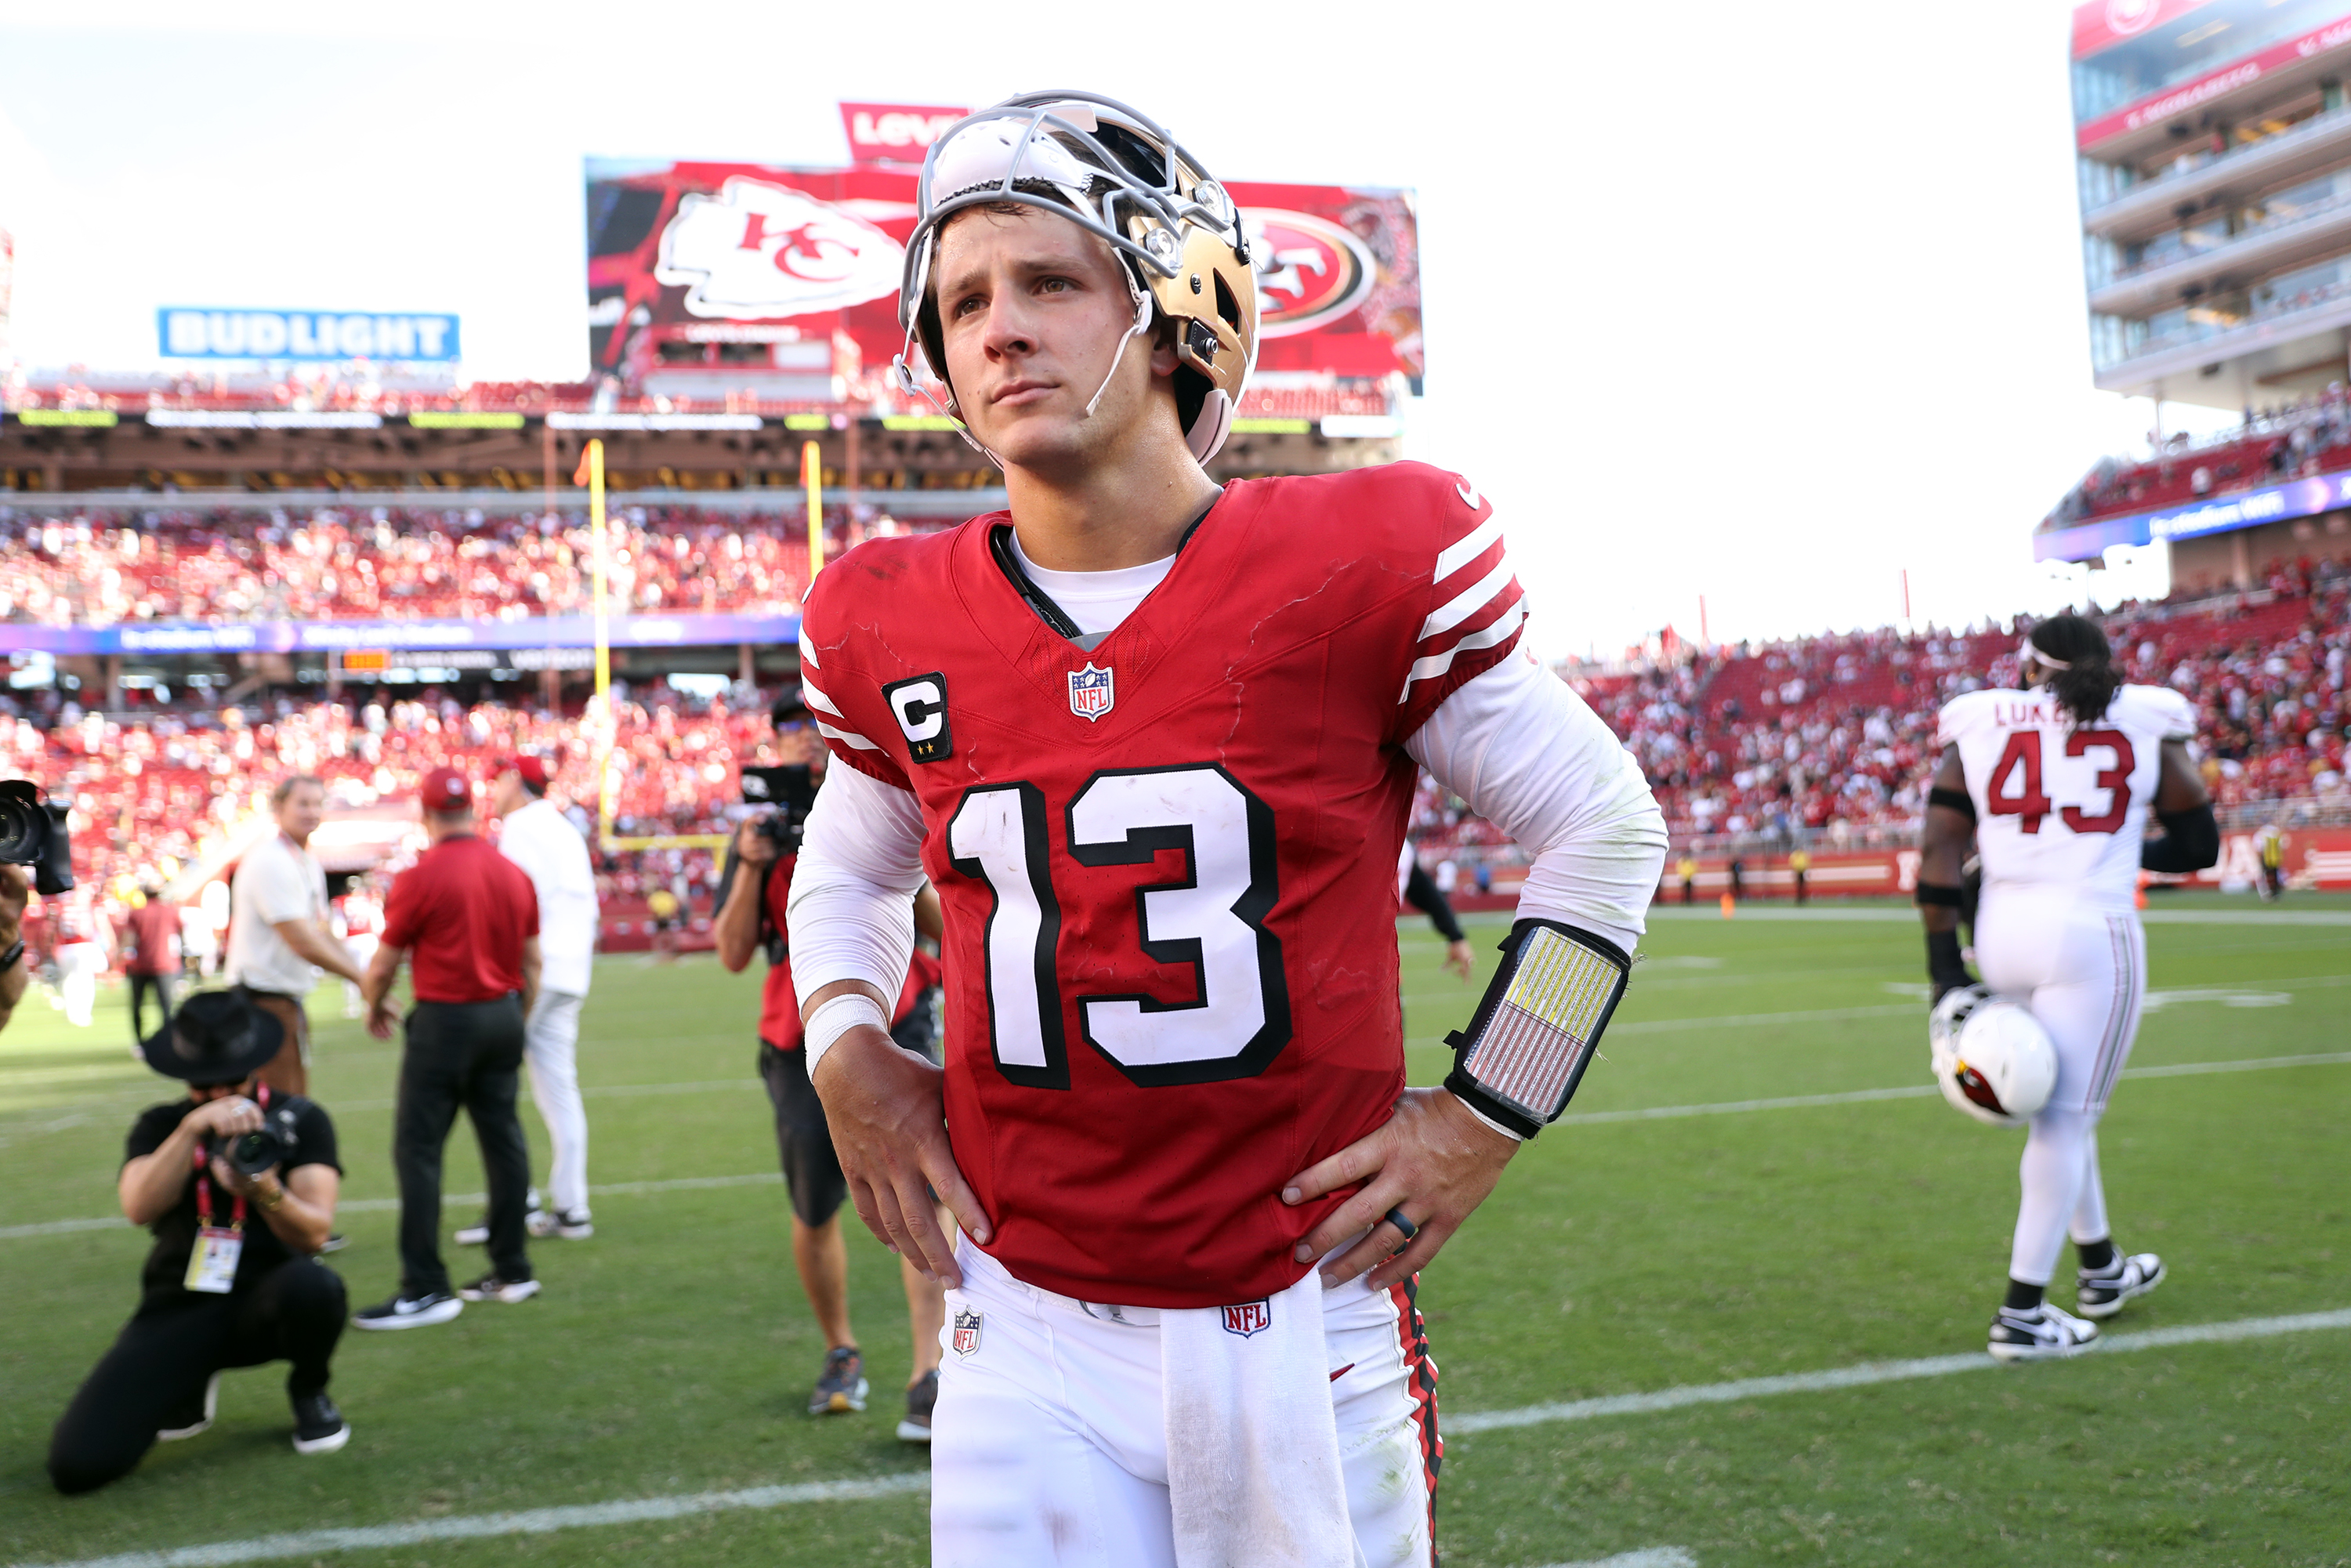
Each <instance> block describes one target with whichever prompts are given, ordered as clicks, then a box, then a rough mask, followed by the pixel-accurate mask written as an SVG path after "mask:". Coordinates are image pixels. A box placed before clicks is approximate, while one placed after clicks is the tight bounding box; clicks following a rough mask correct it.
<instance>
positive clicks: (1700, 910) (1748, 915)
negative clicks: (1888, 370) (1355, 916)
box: [1463, 904, 2351, 925]
mask: <svg viewBox="0 0 2351 1568" xmlns="http://www.w3.org/2000/svg"><path fill="white" fill-rule="evenodd" d="M1648 917H1649V918H1650V919H1652V920H1713V921H1719V920H1721V918H1722V911H1721V910H1720V909H1719V908H1717V907H1709V906H1708V905H1705V904H1692V905H1690V906H1689V907H1688V908H1684V907H1682V906H1681V905H1679V904H1671V905H1667V904H1651V905H1650V906H1649V915H1648ZM1463 918H1464V919H1465V920H1466V919H1467V918H1468V916H1464V917H1463ZM1733 918H1734V919H1737V920H1761V921H1767V922H1768V921H1784V920H1798V921H1813V920H1858V921H1868V922H1879V921H1915V920H1917V918H1918V912H1917V910H1915V909H1904V908H1900V907H1889V906H1888V905H1886V904H1858V905H1854V906H1850V907H1846V906H1835V905H1823V904H1807V905H1806V906H1805V907H1803V908H1802V909H1796V908H1792V907H1782V906H1778V905H1771V904H1741V905H1740V908H1739V913H1738V915H1735V916H1734V917H1733ZM2139 918H2140V919H2141V920H2143V921H2145V922H2146V923H2147V925H2351V909H2149V910H2145V911H2142V912H2141V913H2140V915H2139Z"/></svg>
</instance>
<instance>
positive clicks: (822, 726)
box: [816, 719, 882, 751]
mask: <svg viewBox="0 0 2351 1568" xmlns="http://www.w3.org/2000/svg"><path fill="white" fill-rule="evenodd" d="M816 732H817V733H818V734H819V735H821V736H823V737H825V738H826V739H828V740H839V741H843V742H846V743H847V744H848V745H851V746H853V747H856V748H857V749H858V750H860V751H879V750H881V749H882V748H881V747H879V746H877V745H875V744H874V743H873V742H872V741H870V740H868V739H866V738H865V737H863V736H862V735H860V734H858V733H857V732H856V731H855V730H853V729H836V728H834V727H832V726H831V725H829V724H827V723H825V722H824V720H822V719H819V720H817V721H816Z"/></svg>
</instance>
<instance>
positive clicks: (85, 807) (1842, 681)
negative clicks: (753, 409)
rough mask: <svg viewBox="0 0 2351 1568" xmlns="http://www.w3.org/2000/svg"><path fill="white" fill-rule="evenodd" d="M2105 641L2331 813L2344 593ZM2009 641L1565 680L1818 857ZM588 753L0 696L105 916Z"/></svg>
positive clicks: (630, 744) (716, 787)
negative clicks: (251, 862) (289, 793)
mask: <svg viewBox="0 0 2351 1568" xmlns="http://www.w3.org/2000/svg"><path fill="white" fill-rule="evenodd" d="M2105 624H2106V627H2107V630H2108V635H2109V636H2110V637H2111V638H2112V639H2113V641H2114V643H2115V647H2116V654H2117V657H2118V658H2120V659H2121V660H2122V662H2123V664H2124V665H2125V668H2126V674H2127V676H2128V678H2130V679H2132V680H2136V681H2143V682H2148V683H2155V684H2163V685H2170V686H2173V687H2175V688H2176V689H2179V690H2180V691H2183V692H2186V693H2188V694H2189V695H2191V696H2192V697H2193V698H2194V699H2195V700H2196V702H2197V704H2198V706H2199V710H2200V713H2201V716H2202V722H2201V725H2200V726H2199V743H2200V751H2201V756H2202V767H2203V768H2204V770H2205V774H2206V778H2207V779H2208V781H2209V782H2210V787H2211V789H2212V791H2213V794H2214V797H2215V799H2216V800H2218V801H2219V802H2220V805H2221V806H2222V807H2223V808H2227V807H2230V806H2232V805H2237V804H2240V803H2243V802H2251V801H2267V800H2283V801H2301V802H2309V803H2313V804H2321V805H2329V806H2343V807H2351V788H2346V779H2345V772H2346V758H2345V743H2346V728H2351V692H2346V680H2351V670H2346V662H2351V567H2346V566H2343V565H2340V564H2336V563H2324V564H2320V565H2315V566H2314V565H2304V566H2302V567H2300V568H2296V569H2294V570H2281V571H2279V572H2278V573H2276V574H2275V575H2274V576H2273V578H2272V579H2271V580H2270V581H2269V582H2268V583H2267V584H2266V585H2265V586H2263V587H2262V588H2261V589H2259V590H2256V591H2252V592H2247V593H2238V594H2231V595H2228V596H2224V597H2222V598H2219V599H2210V598H2208V599H2202V600H2189V599H2185V598H2180V599H2176V600H2174V601H2167V602H2163V603H2157V604H2147V605H2136V604H2135V605H2128V606H2125V607H2124V608H2122V609H2121V610H2118V611H2116V612H2113V613H2111V614H2109V615H2107V616H2106V617H2105ZM2025 630H2026V627H2025V625H2024V624H2023V623H2022V622H2018V623H2015V624H2011V625H2009V626H2006V627H1996V628H1991V629H1985V630H1976V631H1970V632H1945V631H1929V632H1922V633H1918V634H1915V635H1911V634H1904V633H1900V632H1895V631H1892V630H1879V631H1875V632H1856V633H1853V634H1850V635H1844V636H1823V637H1813V638H1803V639H1798V640H1794V641H1790V642H1785V643H1770V644H1765V645H1761V646H1750V645H1740V646H1739V647H1737V648H1732V649H1724V650H1719V651H1716V652H1713V653H1703V652H1701V653H1698V654H1697V655H1696V656H1694V657H1683V658H1679V659H1677V660H1675V661H1673V662H1670V663H1658V664H1652V665H1649V666H1646V667H1642V668H1637V669H1633V670H1628V671H1617V672H1601V671H1595V670H1583V669H1574V668H1571V669H1568V670H1566V671H1563V672H1562V674H1564V676H1565V677H1566V678H1567V679H1569V680H1570V682H1571V684H1573V685H1574V686H1575V688H1576V689H1577V690H1578V691H1579V692H1580V693H1582V694H1583V695H1584V697H1585V698H1586V700H1588V701H1589V702H1590V703H1591V704H1592V705H1593V708H1594V709H1595V710H1596V711H1597V712H1599V713H1600V715H1601V716H1603V717H1604V719H1605V720H1606V721H1607V722H1608V723H1609V724H1610V725H1611V726H1612V727H1614V729H1615V731H1616V732H1617V734H1618V735H1619V736H1620V737H1623V739H1624V741H1625V745H1626V746H1627V747H1629V748H1630V749H1631V750H1632V751H1633V752H1634V754H1635V756H1636V757H1638V758H1639V759H1640V761H1641V764H1642V766H1643V768H1645V769H1646V772H1647V774H1648V776H1649V778H1650V779H1651V780H1652V781H1653V783H1654V784H1655V785H1656V789H1657V793H1658V796H1659V799H1660V800H1661V802H1662V803H1663V804H1664V807H1665V810H1666V814H1667V822H1668V826H1669V829H1670V831H1672V833H1673V836H1674V838H1675V841H1677V844H1687V843H1690V842H1693V841H1714V842H1723V841H1740V840H1741V839H1742V838H1743V839H1745V840H1746V841H1758V842H1763V843H1770V842H1773V841H1778V842H1783V843H1784V842H1792V841H1794V840H1795V839H1796V838H1798V837H1803V838H1806V839H1808V840H1810V841H1817V842H1821V843H1824V844H1826V845H1828V846H1829V847H1834V846H1835V845H1836V844H1838V843H1840V842H1844V841H1852V840H1854V839H1855V836H1856V835H1859V834H1865V833H1868V832H1870V831H1878V832H1880V833H1882V834H1891V835H1897V836H1899V835H1907V833H1908V832H1910V831H1913V829H1914V825H1915V823H1916V821H1917V816H1918V813H1919V810H1920V806H1921V801H1922V799H1923V794H1924V790H1925V789H1926V785H1927V779H1928V774H1929V772H1930V770H1931V768H1932V765H1933V761H1934V757H1935V746H1934V740H1935V735H1934V727H1935V715H1936V710H1937V709H1938V707H1939V706H1940V705H1941V704H1942V703H1943V702H1944V701H1945V700H1947V699H1948V698H1949V697H1950V696H1952V695H1956V694H1958V693H1959V692H1962V691H1967V690H1971V689H1974V688H1975V687H1977V686H1979V685H1987V684H1990V685H2002V684H2008V683H2012V682H2013V681H2014V679H2015V678H2016V649H2017V645H2018V643H2019V640H2020V639H2021V638H2022V635H2023V632H2025ZM768 695H772V694H761V693H758V692H754V691H751V690H748V689H746V688H737V689H735V690H733V691H731V692H729V693H727V694H726V695H722V696H720V697H718V698H716V699H710V698H696V697H689V696H686V695H682V694H680V693H677V692H674V691H672V690H671V689H669V688H668V687H667V686H665V685H659V684H656V685H652V686H649V687H643V688H640V689H638V690H635V691H633V692H624V693H622V694H620V696H621V700H618V701H616V703H615V705H614V708H613V717H612V720H611V745H612V747H613V748H614V750H616V751H617V752H618V753H619V755H620V759H621V760H620V766H618V767H616V768H613V769H612V770H611V778H612V779H613V780H614V781H615V799H614V811H615V827H616V829H617V830H618V831H620V832H621V833H622V834H648V833H660V834H689V833H717V832H723V831H726V828H727V827H728V825H729V823H730V821H732V820H733V818H734V816H735V815H737V814H738V813H737V810H736V807H737V802H738V801H739V800H740V794H741V791H740V768H741V767H742V766H743V765H745V764H747V763H751V762H756V761H758V760H762V759H763V754H762V747H763V745H765V744H766V737H767V736H768V726H767V718H766V713H765V709H766V706H767V699H768ZM598 751H599V741H598V737H597V736H596V734H595V733H594V730H593V727H592V725H591V724H590V721H587V720H584V719H583V718H581V717H580V716H578V715H576V714H562V713H554V712H549V711H545V710H541V709H535V708H529V707H517V706H506V705H502V704H492V703H482V704H475V705H474V706H464V705H461V704H460V703H458V702H457V701H455V699H454V698H452V697H450V696H448V695H444V694H443V693H441V692H440V691H438V690H437V689H435V688H432V687H426V688H423V689H422V690H420V691H419V692H418V693H417V695H414V696H412V697H402V698H400V699H397V700H385V699H381V698H376V699H371V698H370V697H369V696H368V695H365V694H363V693H362V694H360V695H355V696H353V697H352V698H350V700H341V701H338V700H328V701H308V702H297V701H294V700H292V699H290V698H288V697H285V696H278V697H275V698H267V699H265V700H263V701H262V702H260V703H259V704H257V705H256V706H247V707H242V708H240V707H225V708H220V709H212V708H204V707H197V706H185V705H183V706H178V707H167V708H163V709H160V710H157V711H153V712H151V713H147V714H143V715H140V716H128V715H113V716H109V715H106V714H100V713H92V712H83V711H81V710H80V709H79V708H78V707H77V706H75V705H74V704H73V703H72V702H71V701H69V700H66V699H65V698H64V697H63V696H62V695H61V694H58V693H55V692H47V693H42V694H38V695H37V698H36V694H32V693H16V694H7V695H0V771H5V773H7V774H10V775H13V776H19V777H26V778H30V779H34V780H35V781H37V783H39V784H40V785H42V786H43V787H44V788H45V789H47V790H48V791H50V792H51V793H52V795H53V796H55V797H57V798H62V799H67V800H70V801H71V802H72V804H73V805H74V807H75V809H76V818H75V821H76V836H75V859H76V863H77V865H78V868H80V870H81V873H82V874H83V876H84V878H85V880H86V881H88V882H89V883H92V884H93V885H94V886H96V887H98V888H99V889H102V890H104V892H105V894H106V895H107V896H110V897H115V898H118V899H119V898H126V897H128V896H129V895H130V894H131V889H132V888H133V887H134V886H135V885H136V884H137V883H139V882H140V881H141V880H142V879H154V880H160V881H164V882H169V881H171V880H172V879H173V878H175V877H179V876H181V875H182V874H183V873H196V872H198V871H200V869H201V868H203V867H204V866H206V865H208V864H216V863H217V862H218V861H219V860H220V859H221V858H222V856H223V855H224V853H225V851H226V849H227V847H229V846H230V845H231V844H232V843H233V841H234V840H235V831H236V830H238V829H240V828H249V827H250V825H251V824H252V823H254V822H256V821H258V820H259V813H260V811H261V809H262V804H263V801H264V800H265V798H266V792H267V790H268V789H269V787H270V786H271V785H272V784H274V783H275V782H276V781H277V779H281V778H283V777H285V776H286V775H287V774H289V773H295V772H307V773H316V774H319V775H320V776H322V777H323V778H324V779H326V780H327V782H328V789H329V805H330V818H331V817H334V816H338V815H340V816H341V817H343V818H345V819H347V820H358V819H365V818H369V817H371V816H372V818H373V819H374V820H375V821H377V822H378V824H379V831H378V839H377V842H378V843H379V844H380V843H381V841H382V839H383V834H384V833H386V832H389V833H390V834H391V836H392V837H393V838H397V837H398V836H399V835H400V833H401V832H402V831H405V830H404V828H403V827H401V826H398V825H393V826H390V827H385V826H383V824H387V823H390V824H404V823H405V821H406V811H407V806H408V802H409V801H410V800H411V799H412V798H413V794H414V791H415V789H416V786H417V781H418V779H420V778H421V777H422V775H423V773H424V772H425V771H426V770H427V769H428V768H433V767H435V766H439V765H441V764H444V763H453V764H455V765H456V766H458V767H460V768H465V769H466V770H467V771H469V772H470V773H471V774H472V775H473V776H474V777H475V778H476V779H482V780H484V781H486V779H487V778H488V775H489V773H490V770H491V768H493V766H494V764H495V762H496V759H498V758H502V757H507V756H512V755H516V754H517V753H521V754H528V755H536V756H539V757H542V758H547V759H549V762H550V764H551V765H552V766H551V772H552V774H553V777H554V786H555V793H556V795H557V796H558V798H559V799H560V800H565V801H568V802H570V803H571V804H572V805H573V807H574V812H575V820H576V821H578V822H579V823H580V825H581V826H582V828H583V829H585V828H586V827H588V826H589V825H590V813H591V812H592V811H593V810H594V807H595V803H596V789H597V778H596V770H595V760H594V759H595V757H596V755H597V754H598ZM764 759H766V760H773V759H774V758H772V757H771V756H769V757H766V758H764ZM1411 830H1412V836H1413V838H1414V840H1415V841H1416V843H1417V844H1418V846H1419V852H1420V855H1421V858H1422V860H1423V861H1424V862H1425V863H1428V864H1431V865H1432V866H1434V865H1436V864H1437V863H1438V862H1442V861H1445V860H1452V861H1455V862H1458V867H1459V869H1460V870H1461V871H1462V872H1463V873H1465V874H1468V873H1490V872H1491V870H1492V869H1493V867H1494V865H1496V864H1502V865H1507V864H1509V863H1510V862H1511V861H1512V860H1513V859H1514V858H1515V857H1514V852H1512V851H1511V850H1510V848H1509V846H1508V845H1507V844H1506V842H1505V841H1504V839H1503V837H1502V835H1501V834H1500V833H1499V831H1498V830H1496V829H1495V828H1494V827H1493V826H1492V825H1491V824H1490V823H1488V822H1486V821H1483V820H1481V819H1479V817H1477V816H1476V815H1475V813H1473V812H1471V811H1470V810H1468V808H1467V807H1466V806H1465V805H1464V804H1463V803H1462V802H1461V801H1459V800H1455V799H1452V798H1450V797H1449V796H1447V794H1446V793H1445V792H1444V791H1443V790H1442V789H1439V788H1438V787H1437V786H1436V785H1435V784H1433V783H1431V782H1428V781H1426V780H1424V781H1423V786H1422V789H1421V792H1420V795H1419V798H1418V800H1416V804H1415V808H1414V813H1413V820H1412V823H1411ZM332 838H333V834H332V833H331V832H330V833H329V841H332ZM326 858H328V859H329V862H330V864H331V863H332V862H333V859H334V855H333V852H331V851H329V852H328V853H327V856H326ZM598 868H599V874H600V876H601V879H602V886H603V890H604V892H605V894H606V895H607V896H608V898H614V899H620V900H623V901H628V900H634V899H636V898H637V897H639V896H640V895H642V894H644V893H646V892H649V891H651V889H652V888H653V886H654V885H655V884H656V883H658V884H660V885H664V886H668V887H671V888H672V889H673V891H679V892H681V893H682V894H683V895H684V897H685V898H686V899H687V901H688V902H689V903H692V902H694V900H695V894H697V893H698V892H701V891H704V890H706V888H707V887H708V885H709V883H711V881H712V880H713V871H714V869H715V868H714V863H713V857H712V856H711V855H710V853H709V852H707V851H706V850H684V851H681V850H660V851H651V852H637V853H615V854H602V855H600V856H599V859H598Z"/></svg>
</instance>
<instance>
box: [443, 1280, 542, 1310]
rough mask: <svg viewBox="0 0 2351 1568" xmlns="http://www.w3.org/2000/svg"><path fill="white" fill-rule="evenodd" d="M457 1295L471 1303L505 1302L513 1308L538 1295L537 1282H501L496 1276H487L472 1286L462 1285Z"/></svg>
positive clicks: (458, 1288)
mask: <svg viewBox="0 0 2351 1568" xmlns="http://www.w3.org/2000/svg"><path fill="white" fill-rule="evenodd" d="M457 1293H458V1294H459V1295H461V1296H463V1297H465V1299H466V1300H467V1301H504V1302H506V1303H507V1305H508V1306H512V1305H513V1304H514V1303H515V1302H517V1301H528V1300H530V1299H531V1298H532V1297H533V1296H536V1295H537V1294H538V1281H537V1280H501V1279H499V1278H498V1277H497V1276H496V1274H485V1275H483V1276H482V1277H481V1278H480V1279H478V1280H476V1281H474V1282H473V1283H472V1284H470V1285H460V1286H459V1287H457Z"/></svg>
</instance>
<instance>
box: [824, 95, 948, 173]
mask: <svg viewBox="0 0 2351 1568" xmlns="http://www.w3.org/2000/svg"><path fill="white" fill-rule="evenodd" d="M970 112H971V110H967V109H950V108H944V107H941V106H939V105H935V104H923V103H844V104H842V105H841V129H842V130H843V131H847V132H848V133H849V155H850V156H851V157H852V158H853V159H855V160H856V161H857V162H860V163H919V162H922V161H923V155H924V154H925V153H926V152H929V151H930V150H931V143H932V142H934V141H937V140H938V139H939V137H940V135H941V133H943V132H944V131H946V128H947V127H948V126H950V125H953V124H954V123H955V122H956V120H961V119H962V118H963V117H964V116H966V115H967V114H969V113H970Z"/></svg>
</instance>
